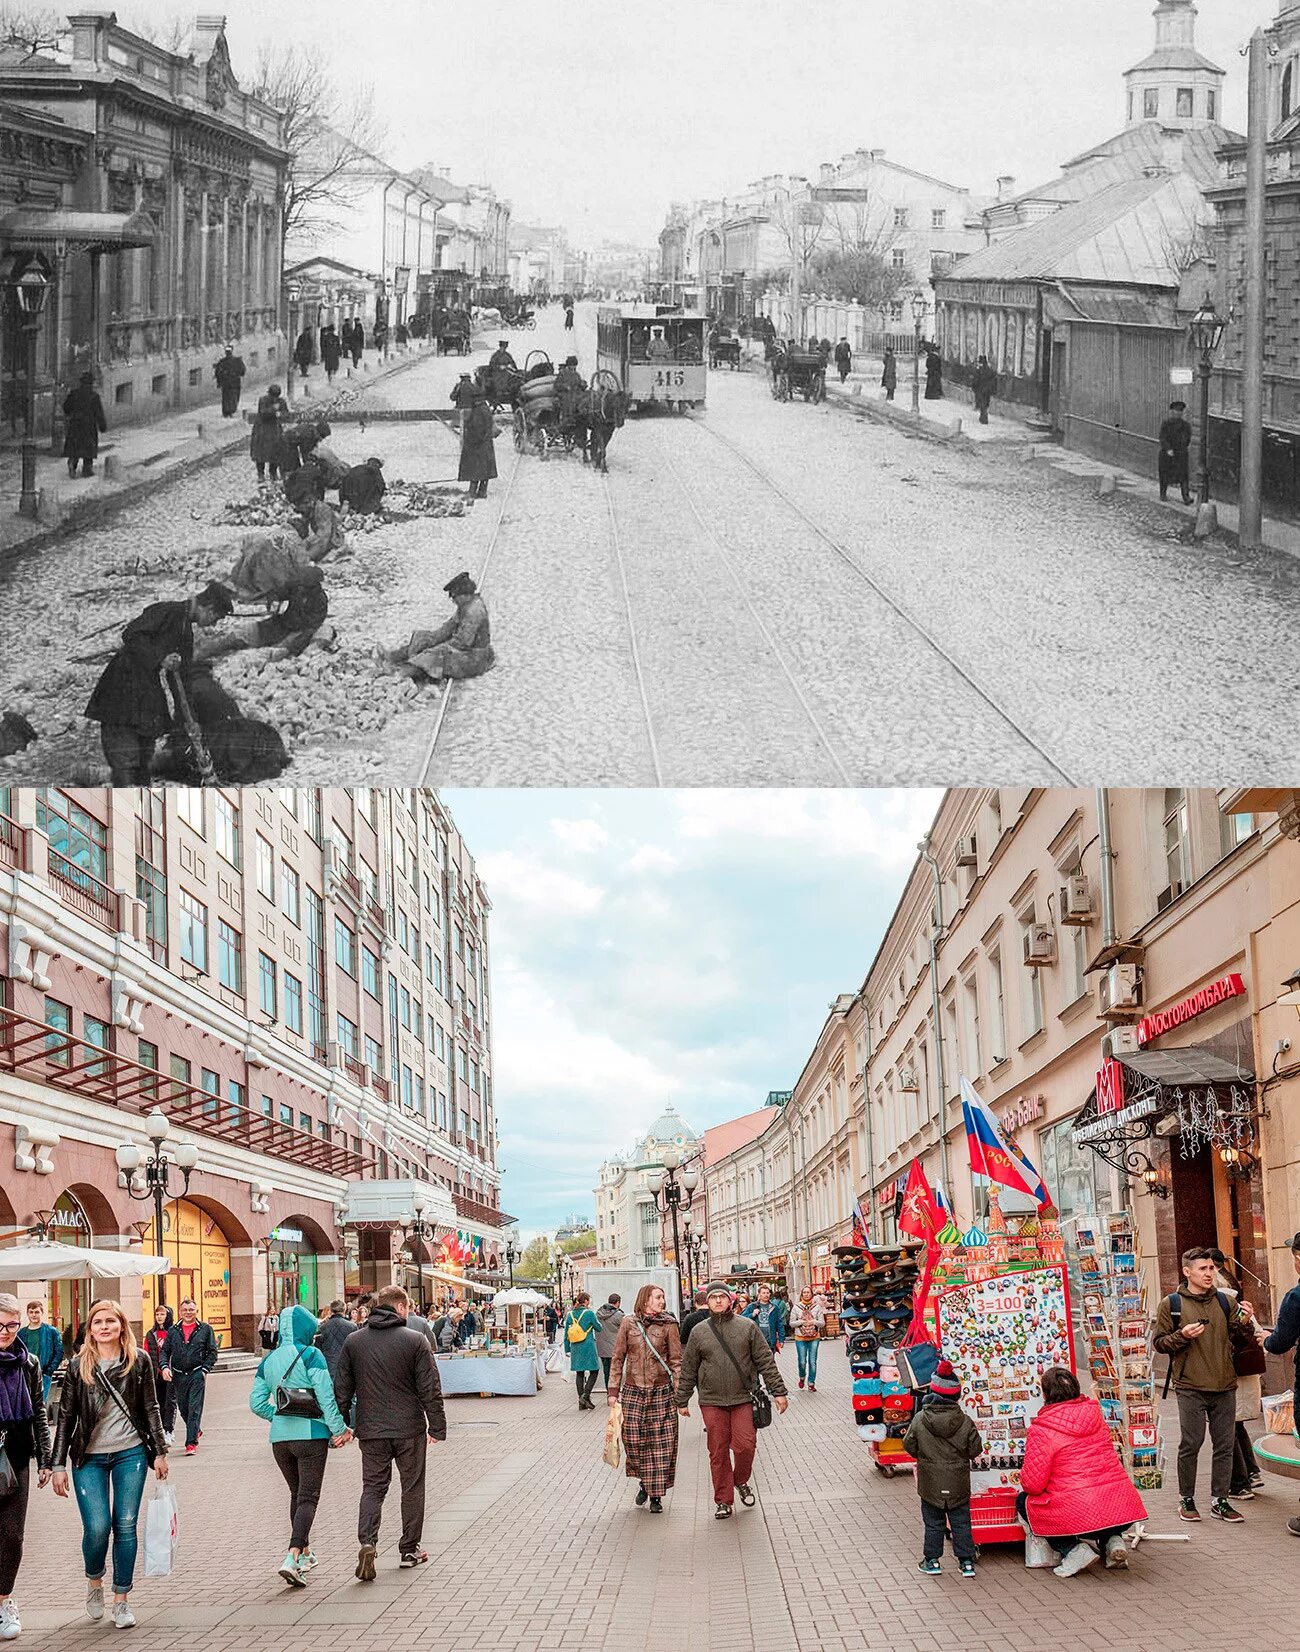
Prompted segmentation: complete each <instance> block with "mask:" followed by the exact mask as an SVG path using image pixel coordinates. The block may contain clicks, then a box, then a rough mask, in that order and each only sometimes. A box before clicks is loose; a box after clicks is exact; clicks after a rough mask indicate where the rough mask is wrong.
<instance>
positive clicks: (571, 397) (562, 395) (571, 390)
mask: <svg viewBox="0 0 1300 1652" xmlns="http://www.w3.org/2000/svg"><path fill="white" fill-rule="evenodd" d="M586 392H587V381H586V379H584V378H583V376H582V374H581V373H580V372H579V371H578V358H577V356H566V357H565V358H564V365H563V367H561V368H560V370H559V372H558V373H557V374H556V375H555V404H556V407H557V408H558V410H559V415H560V420H559V423H560V429H561V431H562V432H563V433H564V434H565V435H566V436H567V435H569V434H571V433H572V431H573V430H574V429H575V428H576V426H577V423H578V413H579V411H580V407H581V402H582V398H583V396H584V395H585V394H586Z"/></svg>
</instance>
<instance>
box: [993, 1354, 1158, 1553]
mask: <svg viewBox="0 0 1300 1652" xmlns="http://www.w3.org/2000/svg"><path fill="white" fill-rule="evenodd" d="M1042 1387H1043V1409H1042V1410H1041V1411H1040V1412H1039V1413H1038V1415H1037V1416H1036V1417H1035V1418H1034V1419H1033V1421H1032V1422H1031V1423H1030V1425H1029V1434H1028V1437H1027V1439H1026V1441H1025V1463H1024V1467H1023V1468H1022V1469H1021V1471H1020V1495H1019V1497H1017V1499H1016V1515H1017V1518H1018V1519H1019V1521H1020V1523H1021V1525H1023V1526H1024V1527H1025V1530H1026V1533H1027V1534H1029V1535H1032V1536H1034V1537H1042V1538H1046V1539H1047V1541H1048V1543H1050V1544H1051V1546H1052V1548H1054V1549H1055V1550H1056V1552H1057V1554H1059V1555H1060V1556H1061V1564H1060V1565H1059V1566H1057V1567H1056V1568H1055V1571H1056V1575H1057V1577H1073V1576H1074V1575H1075V1573H1076V1572H1082V1571H1084V1570H1086V1569H1087V1567H1089V1566H1091V1565H1093V1564H1095V1562H1096V1561H1097V1560H1098V1559H1100V1558H1102V1557H1104V1558H1105V1561H1106V1564H1107V1566H1112V1567H1113V1566H1127V1565H1128V1552H1127V1550H1126V1549H1125V1547H1124V1539H1123V1537H1122V1535H1121V1534H1122V1533H1123V1532H1124V1530H1125V1528H1126V1527H1128V1526H1131V1525H1132V1524H1133V1522H1134V1521H1135V1520H1144V1519H1145V1518H1146V1512H1147V1511H1146V1509H1145V1508H1144V1507H1143V1505H1142V1499H1141V1498H1140V1497H1139V1496H1138V1494H1137V1491H1136V1490H1135V1489H1134V1486H1133V1482H1132V1481H1131V1480H1130V1479H1129V1477H1128V1474H1127V1473H1126V1472H1125V1469H1124V1465H1123V1463H1122V1462H1121V1461H1120V1459H1119V1456H1118V1454H1117V1453H1116V1451H1115V1447H1114V1445H1113V1444H1112V1442H1111V1437H1110V1430H1109V1429H1108V1428H1107V1426H1106V1420H1105V1418H1104V1417H1103V1416H1102V1414H1101V1407H1100V1406H1099V1405H1098V1404H1097V1402H1096V1400H1092V1399H1088V1400H1085V1399H1081V1398H1080V1395H1079V1380H1078V1378H1077V1377H1076V1376H1075V1375H1074V1373H1073V1371H1067V1370H1066V1369H1065V1368H1064V1367H1063V1366H1059V1365H1058V1366H1054V1367H1053V1368H1052V1369H1051V1370H1050V1371H1044V1372H1043V1382H1042Z"/></svg>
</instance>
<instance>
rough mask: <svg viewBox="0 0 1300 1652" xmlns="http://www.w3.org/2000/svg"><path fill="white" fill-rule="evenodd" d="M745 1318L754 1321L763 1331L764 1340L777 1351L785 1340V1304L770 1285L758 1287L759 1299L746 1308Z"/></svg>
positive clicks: (773, 1350)
mask: <svg viewBox="0 0 1300 1652" xmlns="http://www.w3.org/2000/svg"><path fill="white" fill-rule="evenodd" d="M745 1318H746V1319H752V1320H753V1321H754V1323H755V1324H756V1325H757V1326H758V1328H759V1330H760V1331H761V1332H762V1333H763V1341H764V1342H766V1344H767V1345H768V1347H769V1348H770V1349H771V1350H772V1352H773V1353H776V1351H777V1349H778V1348H779V1347H780V1346H781V1344H782V1343H783V1342H784V1341H785V1304H784V1303H783V1302H779V1301H778V1300H777V1299H776V1297H774V1296H773V1295H772V1287H771V1286H770V1285H760V1286H759V1287H758V1300H757V1301H756V1302H751V1303H750V1305H749V1306H748V1308H746V1309H745Z"/></svg>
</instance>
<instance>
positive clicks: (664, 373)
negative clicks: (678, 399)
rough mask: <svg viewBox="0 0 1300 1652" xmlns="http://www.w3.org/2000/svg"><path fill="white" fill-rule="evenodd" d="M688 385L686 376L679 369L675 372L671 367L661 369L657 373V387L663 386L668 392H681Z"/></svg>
mask: <svg viewBox="0 0 1300 1652" xmlns="http://www.w3.org/2000/svg"><path fill="white" fill-rule="evenodd" d="M685 383H686V374H685V373H684V372H682V370H681V369H680V368H678V369H677V370H676V371H675V372H674V371H673V369H672V368H671V367H661V368H659V369H658V371H657V372H656V373H655V385H656V386H658V385H663V386H664V388H665V389H667V390H679V389H680V388H681V387H682V385H684V384H685Z"/></svg>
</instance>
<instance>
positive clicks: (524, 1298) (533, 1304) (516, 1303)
mask: <svg viewBox="0 0 1300 1652" xmlns="http://www.w3.org/2000/svg"><path fill="white" fill-rule="evenodd" d="M550 1300H551V1299H550V1297H549V1296H543V1295H542V1294H541V1292H540V1291H530V1290H528V1289H527V1288H526V1287H525V1286H523V1285H516V1286H514V1288H513V1289H512V1290H506V1291H498V1292H497V1294H496V1295H495V1296H494V1297H493V1298H492V1306H493V1307H494V1308H540V1307H543V1306H544V1305H545V1304H546V1303H547V1302H549V1301H550Z"/></svg>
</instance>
